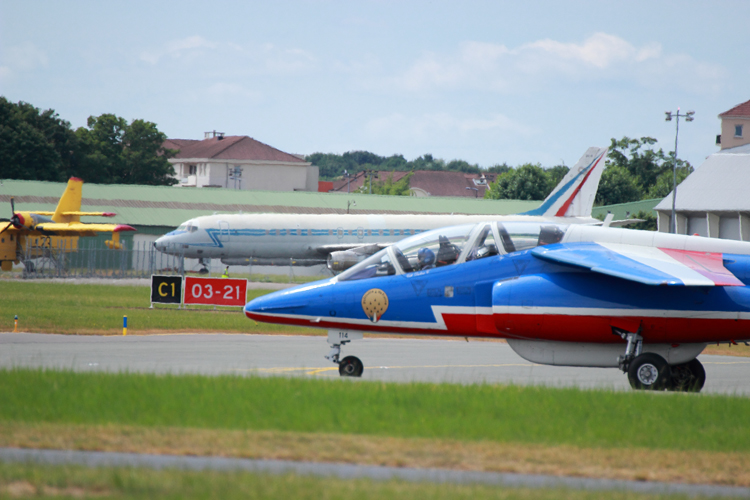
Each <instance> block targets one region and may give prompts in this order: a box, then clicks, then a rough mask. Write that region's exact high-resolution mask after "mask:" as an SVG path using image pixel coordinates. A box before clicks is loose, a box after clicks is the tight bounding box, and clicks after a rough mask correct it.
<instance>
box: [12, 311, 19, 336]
mask: <svg viewBox="0 0 750 500" xmlns="http://www.w3.org/2000/svg"><path fill="white" fill-rule="evenodd" d="M15 321H16V324H15V326H14V327H13V333H18V314H16V320H15Z"/></svg>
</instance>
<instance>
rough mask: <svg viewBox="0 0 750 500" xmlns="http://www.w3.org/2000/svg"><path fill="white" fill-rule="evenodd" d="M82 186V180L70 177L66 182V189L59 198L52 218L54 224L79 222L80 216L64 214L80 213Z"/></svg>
mask: <svg viewBox="0 0 750 500" xmlns="http://www.w3.org/2000/svg"><path fill="white" fill-rule="evenodd" d="M82 186H83V180H81V179H79V178H78V177H71V178H70V179H69V180H68V187H66V188H65V191H64V192H63V195H62V196H61V197H60V201H59V202H58V203H57V208H56V209H55V213H54V215H53V216H52V220H53V221H55V222H80V220H81V216H80V215H71V214H65V213H64V212H80V211H81V189H82Z"/></svg>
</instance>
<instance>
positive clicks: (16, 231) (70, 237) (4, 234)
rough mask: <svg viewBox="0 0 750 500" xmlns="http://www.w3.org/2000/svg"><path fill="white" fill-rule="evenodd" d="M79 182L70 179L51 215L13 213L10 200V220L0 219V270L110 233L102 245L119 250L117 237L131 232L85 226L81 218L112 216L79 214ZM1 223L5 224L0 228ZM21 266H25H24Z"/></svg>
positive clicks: (122, 227)
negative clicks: (83, 238)
mask: <svg viewBox="0 0 750 500" xmlns="http://www.w3.org/2000/svg"><path fill="white" fill-rule="evenodd" d="M82 186H83V180H81V179H79V178H77V177H71V178H70V180H68V186H67V188H66V189H65V192H64V193H63V195H62V196H61V197H60V201H59V202H58V204H57V208H56V209H55V211H54V212H16V207H15V203H14V201H13V198H11V199H10V209H11V212H12V214H13V215H12V216H11V218H10V219H0V227H2V229H1V230H0V269H2V270H3V271H10V270H11V269H12V267H13V264H14V263H16V264H18V263H19V262H21V261H24V260H25V259H36V258H40V257H49V256H51V255H53V254H55V253H57V252H71V251H76V250H77V249H78V237H79V236H96V235H97V233H106V232H110V231H111V232H112V239H111V240H107V241H106V242H105V243H106V245H107V247H109V248H111V249H120V248H122V244H121V243H120V233H121V232H122V231H135V228H133V227H130V226H128V225H125V224H85V223H83V222H81V216H101V217H114V216H115V215H116V214H114V213H112V212H81V188H82ZM2 222H7V223H8V224H7V225H5V226H4V227H3V226H2ZM24 264H26V265H27V267H28V266H29V264H30V263H29V264H27V263H26V262H24Z"/></svg>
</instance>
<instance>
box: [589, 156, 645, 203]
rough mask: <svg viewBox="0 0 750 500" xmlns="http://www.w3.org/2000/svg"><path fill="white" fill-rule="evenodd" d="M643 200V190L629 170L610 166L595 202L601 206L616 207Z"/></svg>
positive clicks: (604, 175) (603, 174)
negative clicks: (619, 204) (618, 204)
mask: <svg viewBox="0 0 750 500" xmlns="http://www.w3.org/2000/svg"><path fill="white" fill-rule="evenodd" d="M641 199H643V190H642V189H641V186H640V185H639V184H638V181H637V180H636V178H635V177H633V176H632V175H631V174H630V172H629V171H628V169H627V168H625V167H622V166H619V165H610V166H608V167H607V168H606V169H605V170H604V172H603V173H602V178H601V180H600V181H599V190H598V191H597V192H596V200H595V202H596V203H597V204H600V205H614V204H615V203H627V202H629V201H638V200H641Z"/></svg>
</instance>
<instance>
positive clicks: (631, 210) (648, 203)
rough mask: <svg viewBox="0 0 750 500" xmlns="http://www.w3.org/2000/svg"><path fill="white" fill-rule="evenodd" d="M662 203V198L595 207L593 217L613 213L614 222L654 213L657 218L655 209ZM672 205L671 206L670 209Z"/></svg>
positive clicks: (592, 211)
mask: <svg viewBox="0 0 750 500" xmlns="http://www.w3.org/2000/svg"><path fill="white" fill-rule="evenodd" d="M660 201H661V198H654V199H650V200H640V201H631V202H630V203H617V204H615V205H605V206H602V207H594V208H593V209H592V210H591V216H592V217H596V216H598V215H607V212H612V214H613V215H614V220H624V219H631V218H633V216H634V215H635V214H637V213H638V212H641V211H643V212H652V213H653V215H654V216H656V212H655V211H654V207H655V206H656V204H657V203H659V202H660ZM671 207H672V205H670V208H671Z"/></svg>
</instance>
